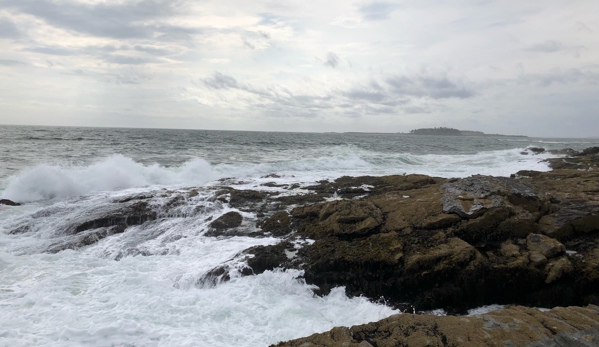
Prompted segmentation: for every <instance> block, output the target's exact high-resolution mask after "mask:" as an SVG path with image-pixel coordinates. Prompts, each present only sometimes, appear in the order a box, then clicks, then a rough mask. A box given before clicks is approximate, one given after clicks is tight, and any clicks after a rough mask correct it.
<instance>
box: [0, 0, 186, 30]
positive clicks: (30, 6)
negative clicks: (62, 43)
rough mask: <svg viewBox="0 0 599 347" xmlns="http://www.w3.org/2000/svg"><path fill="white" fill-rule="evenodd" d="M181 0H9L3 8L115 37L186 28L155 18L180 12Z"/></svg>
mask: <svg viewBox="0 0 599 347" xmlns="http://www.w3.org/2000/svg"><path fill="white" fill-rule="evenodd" d="M180 4H181V1H180V0H175V1H167V0H142V1H136V2H133V3H131V2H126V3H116V4H108V3H105V2H101V3H96V4H94V5H92V4H89V3H75V2H61V3H56V2H52V1H48V0H5V1H4V2H3V4H2V5H0V8H2V7H4V8H9V9H16V10H17V11H20V12H22V13H26V14H29V15H32V16H35V17H38V18H40V19H42V20H44V21H45V22H46V23H48V24H50V25H52V26H55V27H57V28H62V29H67V30H72V31H75V32H78V33H83V34H88V35H92V36H97V37H109V38H115V39H127V38H152V37H153V36H154V34H156V33H168V32H170V31H172V30H175V29H178V30H184V28H176V27H171V26H161V25H159V24H156V23H154V21H155V20H158V19H161V18H165V17H167V16H169V15H172V14H174V13H176V12H177V8H178V6H179V5H180Z"/></svg>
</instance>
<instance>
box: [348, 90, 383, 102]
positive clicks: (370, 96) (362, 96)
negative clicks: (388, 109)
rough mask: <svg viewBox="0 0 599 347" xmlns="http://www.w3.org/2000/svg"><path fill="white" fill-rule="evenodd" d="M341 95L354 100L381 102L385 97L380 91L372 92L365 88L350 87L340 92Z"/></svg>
mask: <svg viewBox="0 0 599 347" xmlns="http://www.w3.org/2000/svg"><path fill="white" fill-rule="evenodd" d="M342 95H343V96H345V97H346V98H349V99H354V100H365V101H369V102H375V103H377V102H381V101H383V100H384V99H385V98H386V95H385V94H383V93H381V92H372V91H367V90H358V89H352V90H350V91H347V92H343V93H342Z"/></svg>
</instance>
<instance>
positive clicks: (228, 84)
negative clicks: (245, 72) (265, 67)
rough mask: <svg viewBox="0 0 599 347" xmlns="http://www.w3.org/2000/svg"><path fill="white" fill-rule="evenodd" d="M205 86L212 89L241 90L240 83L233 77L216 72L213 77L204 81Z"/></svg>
mask: <svg viewBox="0 0 599 347" xmlns="http://www.w3.org/2000/svg"><path fill="white" fill-rule="evenodd" d="M202 81H203V82H204V84H205V85H206V86H207V87H208V88H210V89H226V88H233V89H239V88H240V87H239V83H237V80H236V79H235V78H233V77H231V76H228V75H224V74H222V73H220V72H215V73H214V75H212V76H211V77H208V78H205V79H203V80H202Z"/></svg>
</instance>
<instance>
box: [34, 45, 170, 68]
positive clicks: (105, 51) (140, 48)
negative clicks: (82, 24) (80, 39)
mask: <svg viewBox="0 0 599 347" xmlns="http://www.w3.org/2000/svg"><path fill="white" fill-rule="evenodd" d="M23 50H24V51H26V52H33V53H40V54H47V55H55V56H92V57H95V58H96V59H100V60H103V61H105V62H107V63H113V64H121V65H141V64H147V63H154V62H158V60H157V58H156V56H157V57H161V56H167V55H171V54H174V53H175V52H173V51H171V50H168V49H161V48H156V47H153V46H145V45H134V46H130V45H120V46H114V45H101V46H85V47H76V48H72V47H66V46H58V45H54V46H44V45H42V46H32V47H26V48H24V49H23ZM140 53H141V54H143V55H142V56H139V54H140Z"/></svg>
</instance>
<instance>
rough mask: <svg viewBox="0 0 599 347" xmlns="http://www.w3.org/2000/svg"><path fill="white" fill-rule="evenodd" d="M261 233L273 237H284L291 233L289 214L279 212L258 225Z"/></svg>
mask: <svg viewBox="0 0 599 347" xmlns="http://www.w3.org/2000/svg"><path fill="white" fill-rule="evenodd" d="M258 226H259V227H260V228H262V231H264V232H269V233H271V234H272V235H273V236H285V235H287V234H289V233H290V232H291V224H290V219H289V213H287V212H286V211H279V212H277V213H275V214H273V215H272V216H270V217H268V218H267V219H265V220H263V221H262V222H260V223H259V224H258Z"/></svg>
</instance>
